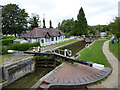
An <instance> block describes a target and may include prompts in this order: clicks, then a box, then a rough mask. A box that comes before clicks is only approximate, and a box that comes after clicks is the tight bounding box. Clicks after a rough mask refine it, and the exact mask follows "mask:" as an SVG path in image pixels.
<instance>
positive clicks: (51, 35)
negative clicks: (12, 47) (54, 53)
mask: <svg viewBox="0 0 120 90" xmlns="http://www.w3.org/2000/svg"><path fill="white" fill-rule="evenodd" d="M23 37H24V38H25V39H26V40H27V41H28V42H30V43H34V42H40V45H41V46H47V45H51V44H55V43H59V42H63V41H64V38H65V34H64V33H63V32H62V31H61V30H60V29H58V28H53V27H52V22H51V20H50V28H46V26H45V20H44V19H43V28H34V29H33V30H31V31H30V32H29V33H28V34H26V35H25V36H23Z"/></svg>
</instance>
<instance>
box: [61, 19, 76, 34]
mask: <svg viewBox="0 0 120 90" xmlns="http://www.w3.org/2000/svg"><path fill="white" fill-rule="evenodd" d="M73 24H74V19H73V18H72V19H67V20H63V21H62V23H61V25H60V30H61V31H63V32H65V33H66V34H67V35H71V33H72V30H73Z"/></svg>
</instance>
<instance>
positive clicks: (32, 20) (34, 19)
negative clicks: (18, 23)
mask: <svg viewBox="0 0 120 90" xmlns="http://www.w3.org/2000/svg"><path fill="white" fill-rule="evenodd" d="M39 18H40V17H39V15H38V14H35V13H34V14H32V18H29V23H30V24H31V25H30V27H29V29H30V30H32V29H33V28H35V27H40V26H41V21H40V20H39ZM39 24H40V25H39Z"/></svg>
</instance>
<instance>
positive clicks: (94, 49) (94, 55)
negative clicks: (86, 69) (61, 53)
mask: <svg viewBox="0 0 120 90" xmlns="http://www.w3.org/2000/svg"><path fill="white" fill-rule="evenodd" d="M104 42H105V41H95V43H94V44H93V45H91V46H90V47H89V48H86V49H85V50H83V51H82V52H81V53H80V54H81V55H80V57H78V59H81V60H84V61H89V62H93V63H98V64H103V65H105V67H111V66H110V64H109V62H108V61H107V59H106V57H105V55H104V54H103V52H102V46H103V43H104Z"/></svg>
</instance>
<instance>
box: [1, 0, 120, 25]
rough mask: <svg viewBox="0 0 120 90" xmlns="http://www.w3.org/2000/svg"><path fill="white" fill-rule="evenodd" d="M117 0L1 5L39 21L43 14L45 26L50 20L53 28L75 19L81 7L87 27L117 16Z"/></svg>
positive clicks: (47, 0) (18, 0)
mask: <svg viewBox="0 0 120 90" xmlns="http://www.w3.org/2000/svg"><path fill="white" fill-rule="evenodd" d="M118 1H119V0H4V1H3V2H0V3H1V4H2V5H5V4H8V3H15V4H18V5H19V6H20V8H24V9H26V12H28V13H29V15H31V14H32V13H37V14H39V16H40V18H41V20H42V18H43V14H45V18H46V26H47V27H49V20H52V24H53V27H56V26H57V24H58V22H62V20H63V19H70V18H74V19H77V14H78V11H79V9H80V8H81V7H83V9H84V12H85V15H86V19H87V21H88V24H89V25H97V24H108V23H109V22H110V21H111V20H113V19H114V18H115V16H117V15H118V14H117V13H118Z"/></svg>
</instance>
